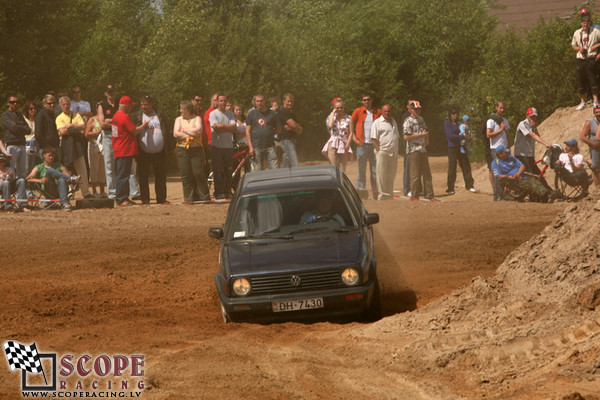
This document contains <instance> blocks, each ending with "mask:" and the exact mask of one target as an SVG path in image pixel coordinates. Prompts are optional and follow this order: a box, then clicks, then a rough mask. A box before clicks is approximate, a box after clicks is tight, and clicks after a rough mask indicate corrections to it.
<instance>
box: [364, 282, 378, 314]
mask: <svg viewBox="0 0 600 400" xmlns="http://www.w3.org/2000/svg"><path fill="white" fill-rule="evenodd" d="M381 317H382V315H381V289H380V288H379V280H376V281H375V288H374V290H373V299H372V300H371V304H370V305H369V308H367V309H366V310H365V320H367V321H369V322H375V321H379V320H380V319H381Z"/></svg>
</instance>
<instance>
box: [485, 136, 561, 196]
mask: <svg viewBox="0 0 600 400" xmlns="http://www.w3.org/2000/svg"><path fill="white" fill-rule="evenodd" d="M494 152H495V153H496V159H495V160H494V161H492V172H493V174H494V178H495V179H497V180H498V182H499V183H500V185H501V186H502V187H515V188H517V189H518V190H521V191H523V192H525V193H527V194H528V195H530V196H531V195H535V199H536V200H537V201H540V202H542V203H551V202H553V201H554V200H556V199H557V198H558V197H559V196H560V192H559V191H558V190H555V191H552V190H550V189H548V188H546V187H544V185H542V184H541V183H540V181H539V180H537V179H536V178H534V177H531V176H529V177H528V176H526V175H525V174H524V172H525V165H524V164H523V163H522V162H521V161H519V160H518V159H517V158H516V157H514V156H511V155H510V148H509V147H507V146H504V145H502V144H501V145H499V146H497V147H496V148H495V149H494Z"/></svg>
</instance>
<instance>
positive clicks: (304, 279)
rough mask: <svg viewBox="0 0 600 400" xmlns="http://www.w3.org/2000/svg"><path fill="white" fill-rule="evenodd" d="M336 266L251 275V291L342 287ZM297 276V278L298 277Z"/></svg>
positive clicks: (264, 291)
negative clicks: (332, 267)
mask: <svg viewBox="0 0 600 400" xmlns="http://www.w3.org/2000/svg"><path fill="white" fill-rule="evenodd" d="M340 274H341V272H340V270H339V269H338V268H334V269H326V270H317V271H301V272H300V271H299V272H297V273H291V272H287V273H282V274H273V275H264V276H258V277H252V278H251V279H250V282H251V284H252V293H254V294H264V293H279V292H295V291H302V290H307V289H319V288H336V287H344V286H345V285H344V283H343V282H342V279H341V277H340ZM298 278H299V279H298Z"/></svg>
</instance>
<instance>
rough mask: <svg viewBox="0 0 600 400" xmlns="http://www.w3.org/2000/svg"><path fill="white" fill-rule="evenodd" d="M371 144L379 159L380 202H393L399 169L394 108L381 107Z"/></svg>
mask: <svg viewBox="0 0 600 400" xmlns="http://www.w3.org/2000/svg"><path fill="white" fill-rule="evenodd" d="M370 136H371V143H373V146H374V147H375V154H376V158H377V164H376V165H377V187H378V190H379V196H378V199H379V200H391V199H393V198H394V197H393V194H394V179H395V178H396V170H397V169H398V140H399V139H400V132H399V131H398V124H397V123H396V120H395V119H394V118H393V117H392V106H390V105H389V104H386V105H384V106H383V107H381V117H379V118H377V119H376V120H375V122H373V125H372V126H371V135H370Z"/></svg>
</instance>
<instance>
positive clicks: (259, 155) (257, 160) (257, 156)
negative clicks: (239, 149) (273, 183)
mask: <svg viewBox="0 0 600 400" xmlns="http://www.w3.org/2000/svg"><path fill="white" fill-rule="evenodd" d="M265 159H266V160H267V169H277V150H276V149H275V146H271V147H255V148H254V160H253V161H252V162H253V166H254V170H255V171H262V170H263V160H265Z"/></svg>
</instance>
